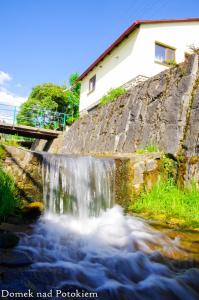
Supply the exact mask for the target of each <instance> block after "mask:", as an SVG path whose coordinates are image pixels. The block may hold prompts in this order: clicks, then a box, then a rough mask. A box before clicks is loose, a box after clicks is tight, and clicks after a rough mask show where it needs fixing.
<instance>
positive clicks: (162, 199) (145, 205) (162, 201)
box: [129, 178, 199, 227]
mask: <svg viewBox="0 0 199 300" xmlns="http://www.w3.org/2000/svg"><path fill="white" fill-rule="evenodd" d="M129 209H130V211H133V212H137V213H147V214H149V215H152V216H153V217H156V216H158V215H165V217H166V218H167V220H169V219H171V218H177V219H179V220H182V221H183V223H184V224H185V225H191V226H194V227H199V191H198V189H197V187H196V184H195V183H192V185H191V186H190V187H189V188H188V187H187V188H185V189H184V190H181V189H179V188H178V187H177V186H176V184H175V182H174V180H173V179H171V178H170V179H168V180H167V181H166V182H165V181H163V180H160V181H159V182H158V183H156V184H155V185H154V186H153V188H152V189H151V191H149V192H143V193H141V195H140V198H139V199H138V200H137V201H136V202H135V203H133V204H131V205H130V207H129Z"/></svg>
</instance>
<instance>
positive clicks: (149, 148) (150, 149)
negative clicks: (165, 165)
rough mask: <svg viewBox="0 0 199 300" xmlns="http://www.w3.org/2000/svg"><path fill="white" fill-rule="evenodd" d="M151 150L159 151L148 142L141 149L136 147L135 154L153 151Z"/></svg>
mask: <svg viewBox="0 0 199 300" xmlns="http://www.w3.org/2000/svg"><path fill="white" fill-rule="evenodd" d="M153 152H159V149H158V147H157V146H156V145H153V144H149V145H147V146H146V147H144V148H143V149H137V150H136V153H137V154H145V153H153Z"/></svg>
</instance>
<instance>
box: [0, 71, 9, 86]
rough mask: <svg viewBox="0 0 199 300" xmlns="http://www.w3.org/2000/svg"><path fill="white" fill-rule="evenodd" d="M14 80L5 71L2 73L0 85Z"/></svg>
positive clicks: (0, 73)
mask: <svg viewBox="0 0 199 300" xmlns="http://www.w3.org/2000/svg"><path fill="white" fill-rule="evenodd" d="M10 80H12V77H11V76H10V75H9V74H8V73H6V72H3V71H0V84H4V83H5V82H6V81H10Z"/></svg>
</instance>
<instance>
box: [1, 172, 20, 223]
mask: <svg viewBox="0 0 199 300" xmlns="http://www.w3.org/2000/svg"><path fill="white" fill-rule="evenodd" d="M18 206H19V202H18V199H17V191H16V187H15V183H14V180H13V178H12V177H11V176H10V175H9V174H7V173H6V172H5V171H4V170H3V168H2V167H1V166H0V218H2V217H6V216H7V215H9V214H11V213H13V212H14V210H15V209H16V208H17V207H18Z"/></svg>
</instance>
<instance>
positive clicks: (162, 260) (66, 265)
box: [4, 154, 199, 300]
mask: <svg viewBox="0 0 199 300" xmlns="http://www.w3.org/2000/svg"><path fill="white" fill-rule="evenodd" d="M43 158H44V159H43V183H44V201H45V204H46V213H45V214H44V216H42V217H41V219H40V220H39V221H38V222H37V223H36V224H35V226H34V228H33V231H32V232H31V233H29V234H25V233H24V234H21V240H20V243H19V245H18V247H17V249H18V251H20V253H24V255H27V254H28V255H29V256H31V257H32V259H33V264H32V266H31V268H30V269H28V270H26V269H24V270H20V271H18V273H17V276H16V277H14V278H13V277H12V280H10V279H9V278H10V277H9V276H8V280H7V283H6V281H5V284H4V289H12V290H14V291H19V289H21V290H27V289H29V288H30V287H33V290H34V291H35V290H36V291H40V292H43V293H47V292H49V291H52V293H53V295H52V296H51V299H58V298H59V299H64V298H65V299H66V298H67V297H66V292H68V291H79V292H80V293H81V292H94V293H96V294H95V295H93V294H92V297H88V298H90V299H99V300H143V299H144V300H149V299H151V300H160V299H161V300H168V299H169V300H172V299H173V300H177V299H178V300H180V299H181V300H196V299H199V290H198V286H199V279H198V278H199V270H198V269H197V268H195V269H194V268H189V269H184V268H183V267H176V265H175V264H173V263H172V260H170V258H171V257H172V258H173V259H174V261H175V259H176V257H179V258H180V257H181V256H183V255H185V254H184V252H183V251H182V250H181V249H180V238H178V239H170V238H168V237H167V236H166V235H164V234H162V233H161V232H159V231H158V230H155V229H154V228H152V227H151V226H149V225H148V224H147V222H146V221H144V220H142V219H139V218H136V217H133V216H129V215H124V213H123V210H122V208H121V207H120V206H118V205H113V202H114V201H113V198H114V172H115V166H114V161H113V160H111V159H99V158H93V157H69V156H55V155H49V154H47V155H46V154H45V155H44V157H43ZM185 257H186V255H185ZM176 261H178V260H176ZM57 291H61V293H62V294H59V295H57ZM96 295H97V297H96ZM72 298H73V299H82V300H83V299H85V297H83V296H81V297H80V296H78V297H76V298H75V297H72ZM68 299H69V297H68Z"/></svg>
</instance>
